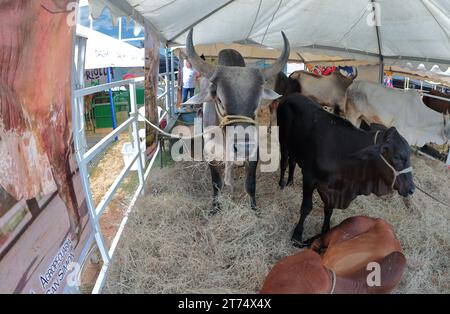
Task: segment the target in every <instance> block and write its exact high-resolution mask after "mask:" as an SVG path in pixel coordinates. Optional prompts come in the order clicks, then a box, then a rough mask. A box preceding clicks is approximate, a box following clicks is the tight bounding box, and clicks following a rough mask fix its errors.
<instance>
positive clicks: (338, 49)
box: [298, 44, 450, 65]
mask: <svg viewBox="0 0 450 314" xmlns="http://www.w3.org/2000/svg"><path fill="white" fill-rule="evenodd" d="M301 48H311V49H323V50H331V51H339V52H348V53H354V54H359V55H364V56H370V57H378V53H375V52H368V51H362V50H357V49H347V48H342V47H333V46H326V45H315V44H314V45H308V46H302V47H298V49H301ZM383 57H384V59H385V60H386V59H394V60H397V59H398V60H406V61H421V62H428V63H435V64H437V63H441V64H448V65H450V59H448V60H445V59H436V58H421V57H412V56H398V55H396V56H387V55H383ZM336 61H337V62H338V61H339V60H336ZM307 62H308V63H309V62H310V61H307Z"/></svg>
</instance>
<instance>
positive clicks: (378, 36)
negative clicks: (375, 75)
mask: <svg viewBox="0 0 450 314" xmlns="http://www.w3.org/2000/svg"><path fill="white" fill-rule="evenodd" d="M371 2H372V10H373V16H374V19H375V31H376V32H377V42H378V57H379V59H380V76H379V81H380V84H383V81H384V56H383V50H382V47H381V34H380V26H379V25H378V18H377V10H376V8H377V7H376V6H375V3H376V2H375V0H371Z"/></svg>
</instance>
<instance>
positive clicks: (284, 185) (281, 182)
mask: <svg viewBox="0 0 450 314" xmlns="http://www.w3.org/2000/svg"><path fill="white" fill-rule="evenodd" d="M278 185H279V186H280V189H282V190H283V189H284V188H285V187H286V183H285V182H284V181H280V182H278Z"/></svg>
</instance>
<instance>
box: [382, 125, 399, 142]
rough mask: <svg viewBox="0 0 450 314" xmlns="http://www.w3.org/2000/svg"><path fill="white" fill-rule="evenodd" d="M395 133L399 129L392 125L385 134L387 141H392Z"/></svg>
mask: <svg viewBox="0 0 450 314" xmlns="http://www.w3.org/2000/svg"><path fill="white" fill-rule="evenodd" d="M395 133H397V129H396V128H395V127H390V128H389V129H388V130H387V131H386V133H385V134H384V140H385V142H389V141H391V140H392V139H393V138H394V135H395Z"/></svg>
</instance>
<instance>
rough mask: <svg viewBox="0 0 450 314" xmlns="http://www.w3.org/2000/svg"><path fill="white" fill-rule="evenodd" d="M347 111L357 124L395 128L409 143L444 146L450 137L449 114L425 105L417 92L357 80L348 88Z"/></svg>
mask: <svg viewBox="0 0 450 314" xmlns="http://www.w3.org/2000/svg"><path fill="white" fill-rule="evenodd" d="M344 111H345V113H344V115H345V117H346V118H347V119H348V120H349V121H350V122H351V123H352V124H353V125H355V126H356V127H359V126H360V124H361V122H362V121H363V120H364V121H365V122H367V123H379V124H383V125H384V126H386V127H392V126H394V127H396V128H397V130H398V131H399V133H400V134H401V135H402V136H403V137H404V138H405V139H406V140H407V141H408V143H409V144H410V145H415V146H419V147H422V146H423V145H425V144H428V143H436V144H438V145H442V144H445V143H447V142H448V140H449V139H450V121H449V118H448V116H444V115H442V114H439V113H437V112H435V111H433V110H431V109H429V108H428V107H426V106H425V104H424V103H423V102H422V99H421V96H420V95H419V93H418V92H416V91H412V90H409V91H402V90H395V89H390V88H386V87H384V86H382V85H380V84H376V83H372V82H367V81H359V82H354V83H353V84H352V85H350V87H349V88H348V89H347V93H346V103H345V109H344Z"/></svg>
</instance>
